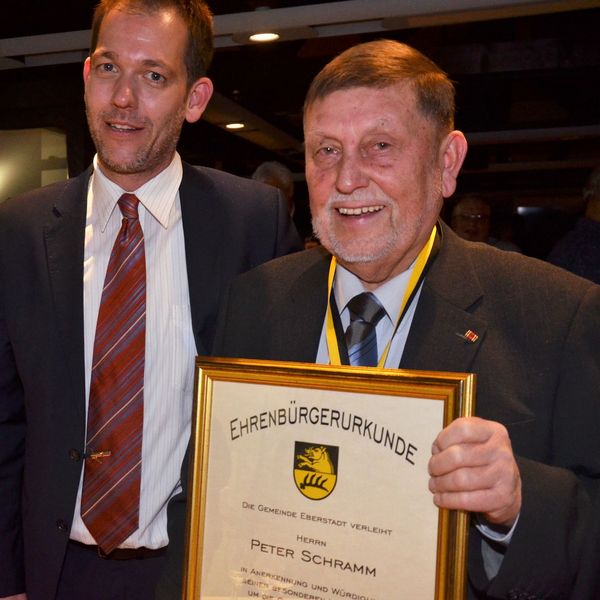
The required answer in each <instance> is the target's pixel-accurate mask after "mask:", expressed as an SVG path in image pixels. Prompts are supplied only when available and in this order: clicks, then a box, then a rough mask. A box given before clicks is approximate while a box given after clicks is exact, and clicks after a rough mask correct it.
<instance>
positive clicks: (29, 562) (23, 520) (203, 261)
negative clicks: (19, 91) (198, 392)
mask: <svg viewBox="0 0 600 600" xmlns="http://www.w3.org/2000/svg"><path fill="white" fill-rule="evenodd" d="M89 176H90V171H88V172H86V173H84V174H82V175H80V176H79V177H77V178H75V179H72V180H69V181H67V182H64V183H60V184H56V185H52V186H50V187H46V188H43V189H41V190H36V191H34V192H31V193H28V194H25V195H23V196H21V197H18V198H14V199H12V200H8V201H6V202H5V203H4V204H2V205H0V597H1V596H4V595H9V594H11V593H16V592H22V591H23V590H24V587H26V591H27V594H28V600H50V599H51V598H53V597H54V593H55V589H56V586H57V582H58V577H59V573H60V569H61V565H62V561H63V557H64V553H65V549H66V544H67V540H68V537H69V527H70V523H71V519H72V516H73V511H74V505H75V499H76V492H77V487H78V483H79V478H80V474H81V468H82V463H81V453H82V451H83V447H84V429H85V383H84V351H83V253H84V225H85V217H86V194H87V185H88V180H89ZM180 198H181V209H182V215H183V228H184V236H185V247H186V261H187V270H188V280H189V292H190V303H191V312H192V323H193V327H194V335H195V339H196V346H197V350H198V354H206V353H207V350H208V349H209V348H210V346H211V344H212V339H213V335H214V322H215V318H216V314H217V311H218V305H219V299H220V297H221V294H222V292H223V291H224V289H225V287H226V286H227V284H228V283H229V281H230V280H231V279H232V278H233V276H234V275H236V274H238V273H241V272H243V271H246V270H248V269H250V268H251V267H254V266H256V265H258V264H260V263H262V262H264V261H266V260H268V259H271V258H273V257H275V256H280V255H282V254H286V253H287V252H290V251H292V250H298V249H300V247H301V246H300V240H299V239H298V237H297V234H296V233H295V230H294V229H293V228H290V221H289V217H288V213H287V208H286V206H285V202H284V201H283V200H282V199H281V196H280V194H279V192H277V191H276V190H275V188H272V187H269V186H264V185H261V184H257V183H256V182H252V181H249V180H247V179H242V178H239V177H234V176H232V175H227V174H225V173H222V172H219V171H215V170H212V169H204V168H194V167H191V166H190V165H186V164H184V174H183V181H182V183H181V187H180ZM23 553H24V557H23ZM24 564H25V565H26V568H25V569H24V567H23V565H24ZM24 583H25V586H24Z"/></svg>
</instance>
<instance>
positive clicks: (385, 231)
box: [304, 83, 466, 284]
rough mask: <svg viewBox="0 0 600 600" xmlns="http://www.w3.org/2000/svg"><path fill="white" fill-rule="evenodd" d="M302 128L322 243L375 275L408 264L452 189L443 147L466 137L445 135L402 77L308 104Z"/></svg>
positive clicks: (375, 279)
mask: <svg viewBox="0 0 600 600" xmlns="http://www.w3.org/2000/svg"><path fill="white" fill-rule="evenodd" d="M304 132H305V142H306V177H307V182H308V187H309V192H310V205H311V211H312V218H313V227H314V229H315V233H316V234H317V236H318V237H319V239H320V240H321V243H322V244H323V245H324V246H325V247H326V248H327V249H328V250H330V251H331V252H332V253H333V254H335V255H336V257H337V258H338V260H339V261H340V263H341V264H343V265H344V266H346V267H347V268H349V269H350V270H351V271H353V272H354V273H356V274H357V275H358V276H359V277H361V279H363V280H364V281H367V282H369V283H373V284H376V283H377V284H378V283H381V282H383V281H385V280H387V279H389V278H390V277H392V276H394V275H397V274H398V273H400V272H402V271H404V270H405V269H406V268H407V267H408V266H409V265H410V264H411V262H412V261H413V260H414V258H415V257H416V256H417V254H418V252H419V250H420V249H421V248H422V247H423V245H424V244H425V242H426V240H427V238H428V237H429V235H430V233H431V230H432V228H433V226H434V224H435V222H436V219H437V217H438V214H439V212H440V208H441V205H442V199H443V196H444V195H449V194H451V193H452V192H453V191H454V187H453V181H452V182H450V180H449V179H448V177H447V174H448V169H447V166H448V165H447V164H446V162H447V161H446V156H445V154H446V149H447V147H448V145H449V144H451V143H452V140H451V137H452V136H453V134H458V135H459V136H460V138H461V140H462V141H464V137H462V135H461V134H459V132H453V134H450V136H446V137H444V139H443V140H439V138H438V136H437V135H436V131H435V128H434V126H433V125H432V124H431V123H430V122H429V121H428V120H427V119H426V118H425V117H424V116H423V115H422V114H421V112H420V111H419V109H418V108H417V106H416V98H415V95H414V92H413V91H412V90H411V89H410V88H409V87H408V86H407V85H406V84H404V83H399V84H395V85H392V86H389V87H387V88H383V89H377V88H366V87H356V88H350V89H346V90H339V91H336V92H333V93H331V94H329V95H328V96H325V97H324V98H322V99H320V100H318V101H316V102H315V103H314V104H313V105H312V106H310V107H309V108H308V110H307V112H306V115H305V121H304ZM465 148H466V146H465ZM463 156H464V152H463V153H462V154H461V156H460V160H459V163H462V157H463ZM458 168H460V164H459V165H458ZM457 170H458V169H456V171H457ZM454 176H455V174H454V175H453V177H454ZM451 179H452V177H451ZM450 188H451V189H450Z"/></svg>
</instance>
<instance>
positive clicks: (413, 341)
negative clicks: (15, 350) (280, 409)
mask: <svg viewBox="0 0 600 600" xmlns="http://www.w3.org/2000/svg"><path fill="white" fill-rule="evenodd" d="M329 261H330V256H329V254H327V253H326V252H324V251H323V250H322V249H315V250H309V251H306V252H301V253H298V254H296V255H292V256H289V257H286V258H283V259H278V260H275V261H272V262H270V263H268V264H267V265H264V266H262V267H259V268H258V269H255V270H253V271H252V272H250V273H247V274H245V275H242V276H241V277H240V278H238V279H237V280H236V281H235V282H234V285H233V286H232V288H231V290H230V292H229V294H228V296H227V299H226V301H225V302H224V304H223V311H222V314H221V315H220V318H219V325H218V331H217V337H216V341H215V348H214V355H216V356H227V357H245V358H260V359H278V360H291V361H305V362H313V361H314V359H315V357H316V354H317V347H318V343H319V336H320V333H321V328H322V325H323V319H324V316H325V308H326V293H327V290H326V286H327V269H328V266H329ZM469 329H470V330H472V331H474V332H476V333H477V334H478V335H479V339H478V340H477V341H476V342H475V343H470V342H468V341H466V340H465V339H464V338H461V337H460V334H464V333H465V332H467V331H468V330H469ZM599 349H600V287H598V286H595V285H593V284H591V283H590V282H588V281H585V280H583V279H580V278H577V277H574V276H572V275H570V274H569V273H566V272H564V271H561V270H560V269H556V268H554V267H552V266H550V265H547V264H545V263H543V262H541V261H536V260H534V259H530V258H526V257H523V256H521V255H519V254H516V253H512V252H503V251H499V250H496V249H494V248H491V247H489V246H487V245H484V244H471V243H468V242H464V241H463V240H461V239H459V238H458V237H457V236H456V235H455V234H454V233H453V232H452V231H450V230H449V229H447V228H445V227H443V241H442V244H441V249H440V252H439V254H438V256H437V258H436V260H435V262H434V263H433V265H432V266H431V269H430V271H429V273H428V275H427V277H426V279H425V283H424V287H423V291H422V294H421V297H420V299H419V304H418V307H417V309H416V312H415V316H414V319H413V322H412V326H411V329H410V333H409V336H408V340H407V343H406V348H405V350H404V354H403V357H402V362H401V365H400V367H401V368H405V369H423V370H435V371H459V372H461V371H462V372H474V373H476V375H477V402H476V412H477V415H479V416H480V417H483V418H486V419H492V420H495V421H499V422H501V423H503V424H504V425H505V426H506V427H507V429H508V432H509V434H510V438H511V441H512V445H513V450H514V452H515V455H516V456H517V460H518V464H519V467H520V471H521V476H522V480H523V504H522V510H521V515H520V520H519V522H518V525H517V527H516V530H515V532H514V535H513V538H512V541H511V543H510V545H509V548H508V550H507V551H506V553H505V555H504V559H503V562H502V566H501V569H500V572H499V573H498V575H497V576H496V577H495V578H494V580H493V581H492V582H489V581H488V580H487V578H486V576H485V572H484V570H483V565H482V559H481V544H482V539H481V537H480V535H479V533H478V532H477V530H476V529H475V528H474V527H472V528H471V535H470V538H471V544H470V554H469V579H470V592H469V595H470V597H473V598H486V597H489V598H513V599H518V598H530V599H537V598H561V599H565V598H568V597H569V593H570V589H571V586H572V583H573V579H574V577H575V575H576V571H577V566H578V563H579V560H580V554H581V551H582V547H583V544H584V541H585V536H586V527H587V523H588V518H589V510H590V499H589V494H590V491H591V490H592V489H593V488H594V487H595V484H596V481H597V480H598V478H599V477H600V435H598V423H600V352H599ZM583 598H586V593H585V592H583V591H582V592H581V595H580V596H579V597H578V598H577V600H582V599H583Z"/></svg>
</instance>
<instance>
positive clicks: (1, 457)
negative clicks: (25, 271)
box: [0, 290, 25, 597]
mask: <svg viewBox="0 0 600 600" xmlns="http://www.w3.org/2000/svg"><path fill="white" fill-rule="evenodd" d="M0 291H1V290H0ZM1 302H2V300H1V299H0V565H2V568H0V597H3V596H9V595H11V594H17V593H20V592H23V591H24V589H25V583H24V566H23V536H22V527H21V493H22V482H23V461H24V453H25V408H24V403H23V388H22V385H21V381H20V379H19V375H18V373H17V368H16V365H15V360H14V356H13V352H12V348H11V343H10V339H9V336H8V331H7V326H6V322H5V319H4V314H3V307H2V304H1Z"/></svg>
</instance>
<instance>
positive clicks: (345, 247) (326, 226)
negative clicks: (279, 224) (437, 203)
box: [312, 192, 401, 263]
mask: <svg viewBox="0 0 600 600" xmlns="http://www.w3.org/2000/svg"><path fill="white" fill-rule="evenodd" d="M362 195H363V194H360V192H359V193H357V194H355V195H353V197H352V198H349V197H348V196H343V197H342V196H338V195H337V194H335V193H334V194H332V195H331V196H330V197H329V199H328V200H327V205H326V207H325V208H324V209H323V210H322V211H321V216H320V217H318V218H315V217H313V219H312V227H313V231H314V234H315V235H316V236H317V238H318V239H319V241H320V242H321V244H322V245H323V246H324V247H325V248H327V250H329V252H331V253H332V254H333V255H334V256H336V257H337V258H338V259H339V260H341V261H343V262H345V263H369V262H373V261H377V260H379V259H381V258H384V257H386V256H388V255H389V254H390V253H391V252H392V251H393V250H394V249H395V248H396V247H397V244H398V240H399V237H400V235H401V232H400V231H399V230H398V228H396V227H393V226H390V232H389V234H388V235H387V236H386V237H385V238H382V237H381V236H377V237H373V238H367V239H364V238H362V239H355V240H352V241H342V240H340V239H338V237H337V235H336V233H335V228H334V225H333V222H329V223H328V221H332V211H334V210H335V208H334V207H335V206H336V205H340V204H342V201H343V203H344V205H347V204H348V201H349V200H353V201H354V203H355V204H356V205H357V206H359V205H360V203H361V201H362V199H361V198H360V196H362ZM364 199H365V201H367V200H368V202H369V204H373V202H374V201H375V202H378V203H380V204H382V205H383V206H385V207H386V208H387V209H389V210H390V219H391V218H392V215H393V202H392V201H391V200H390V199H389V198H387V197H384V198H376V197H375V198H374V197H373V195H372V194H364ZM350 218H351V217H350ZM391 225H393V223H391Z"/></svg>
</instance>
